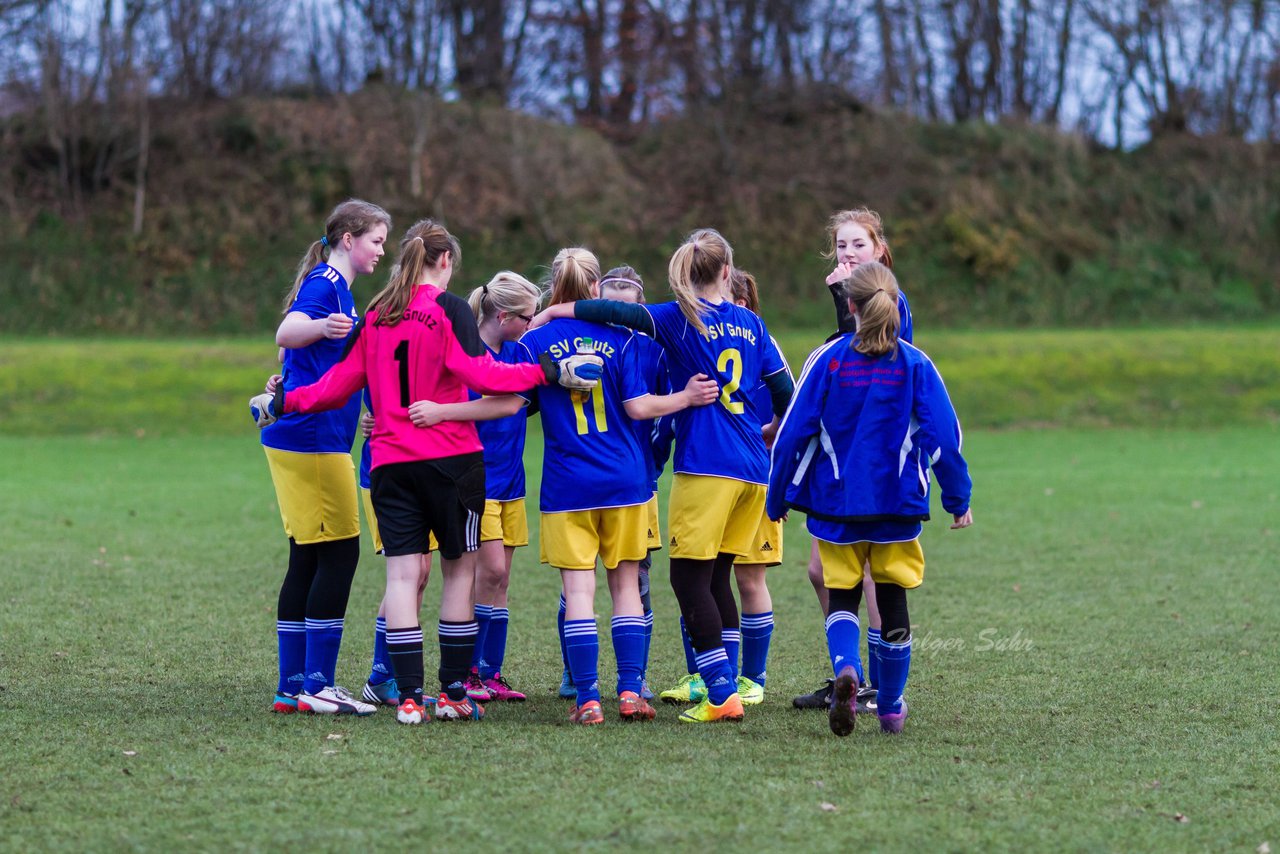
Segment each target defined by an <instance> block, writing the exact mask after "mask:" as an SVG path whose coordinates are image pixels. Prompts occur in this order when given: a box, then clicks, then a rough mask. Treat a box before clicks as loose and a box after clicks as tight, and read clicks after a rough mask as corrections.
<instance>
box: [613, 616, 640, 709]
mask: <svg viewBox="0 0 1280 854" xmlns="http://www.w3.org/2000/svg"><path fill="white" fill-rule="evenodd" d="M610 630H611V632H612V635H613V654H614V657H615V658H617V661H618V694H619V695H621V694H622V692H623V691H634V692H635V693H637V694H639V693H640V678H641V673H642V672H643V670H644V617H614V618H613V620H612V621H611V622H610Z"/></svg>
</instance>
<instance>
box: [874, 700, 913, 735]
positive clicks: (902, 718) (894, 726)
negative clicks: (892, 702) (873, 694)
mask: <svg viewBox="0 0 1280 854" xmlns="http://www.w3.org/2000/svg"><path fill="white" fill-rule="evenodd" d="M879 717H880V731H881V732H885V733H888V734H890V735H897V734H898V733H900V732H902V725H903V724H904V723H906V720H907V701H906V700H903V701H902V711H900V712H898V713H897V714H896V715H880V716H879Z"/></svg>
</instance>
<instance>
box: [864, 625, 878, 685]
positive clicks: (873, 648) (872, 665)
mask: <svg viewBox="0 0 1280 854" xmlns="http://www.w3.org/2000/svg"><path fill="white" fill-rule="evenodd" d="M867 683H868V684H870V685H874V686H875V687H877V688H879V687H880V630H879V629H867Z"/></svg>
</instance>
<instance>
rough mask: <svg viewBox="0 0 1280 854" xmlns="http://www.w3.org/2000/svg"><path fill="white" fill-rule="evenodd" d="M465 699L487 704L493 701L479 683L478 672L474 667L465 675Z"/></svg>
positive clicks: (491, 696)
mask: <svg viewBox="0 0 1280 854" xmlns="http://www.w3.org/2000/svg"><path fill="white" fill-rule="evenodd" d="M467 697H468V698H470V699H472V700H474V701H475V702H477V703H487V702H489V701H490V700H492V699H493V694H492V693H491V692H490V691H489V689H488V688H486V687H485V685H484V683H483V682H481V681H480V671H478V670H476V669H475V668H474V667H473V668H471V673H469V674H468V675H467Z"/></svg>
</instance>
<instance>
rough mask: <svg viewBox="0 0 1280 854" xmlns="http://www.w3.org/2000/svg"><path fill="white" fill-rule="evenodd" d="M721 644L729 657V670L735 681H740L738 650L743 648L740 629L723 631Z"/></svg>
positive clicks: (721, 631)
mask: <svg viewBox="0 0 1280 854" xmlns="http://www.w3.org/2000/svg"><path fill="white" fill-rule="evenodd" d="M720 643H721V645H723V646H724V654H725V655H727V656H728V657H729V670H730V671H731V672H732V673H733V681H734V683H735V684H736V683H737V681H738V650H739V649H741V648H742V632H741V631H739V630H738V629H721V630H720Z"/></svg>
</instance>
